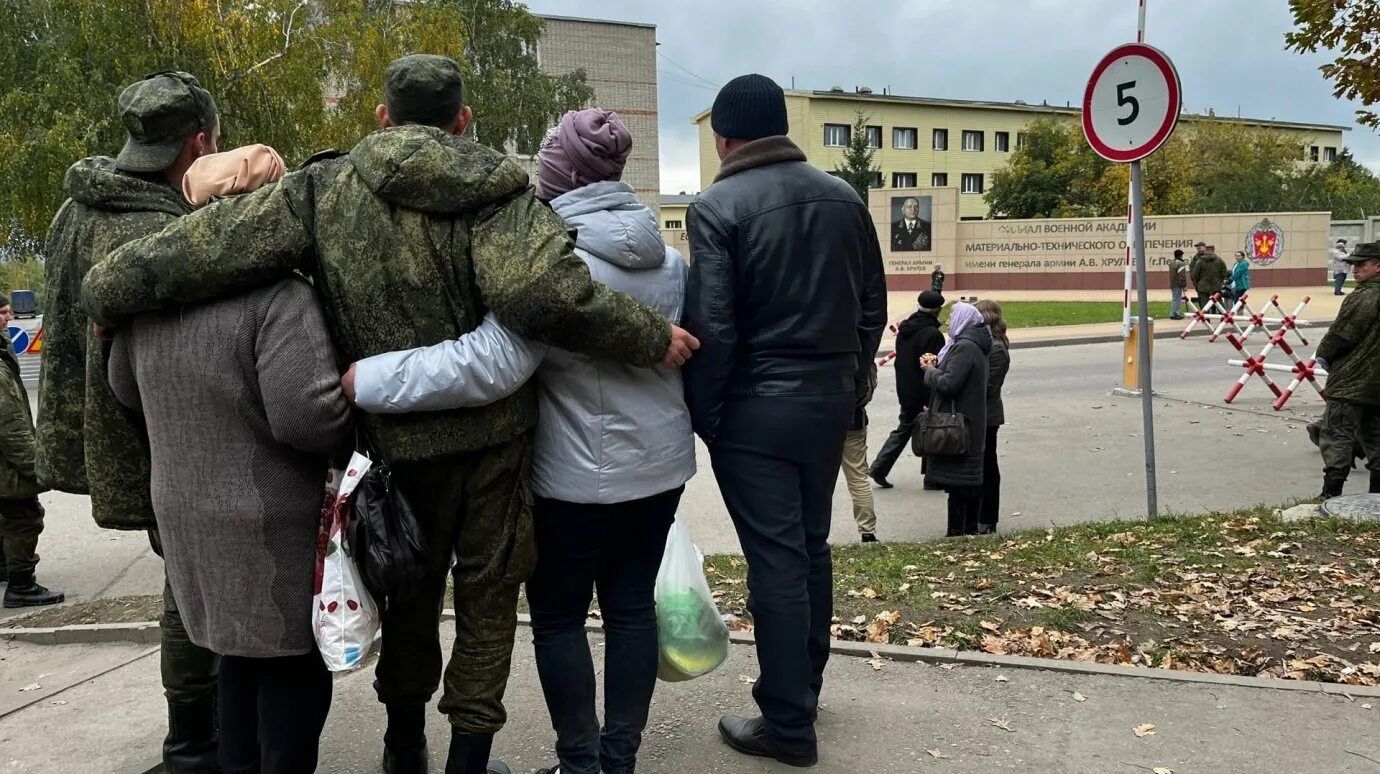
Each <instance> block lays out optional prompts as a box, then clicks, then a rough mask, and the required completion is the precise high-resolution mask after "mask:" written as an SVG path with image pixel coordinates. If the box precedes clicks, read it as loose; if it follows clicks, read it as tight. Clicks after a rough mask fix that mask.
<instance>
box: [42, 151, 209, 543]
mask: <svg viewBox="0 0 1380 774" xmlns="http://www.w3.org/2000/svg"><path fill="white" fill-rule="evenodd" d="M62 185H63V190H64V191H65V193H66V194H67V196H68V197H69V198H68V199H67V201H66V202H64V203H63V205H62V208H61V209H59V210H58V214H57V217H55V218H54V219H53V225H52V228H51V229H50V230H49V232H48V244H47V248H46V253H45V254H46V256H47V260H46V263H45V264H44V275H45V279H44V282H45V285H46V288H47V290H46V298H45V301H44V304H45V306H44V316H43V335H44V338H45V340H44V343H43V367H42V373H41V376H40V380H39V392H38V431H37V432H38V436H37V437H38V451H37V471H38V478H39V481H40V482H42V483H43V485H44V486H47V487H51V488H53V489H60V490H62V491H64V492H74V493H77V494H87V493H89V494H90V495H91V513H92V516H94V517H95V519H96V523H97V524H99V525H101V526H102V527H106V528H111V529H148V528H151V527H154V526H155V523H154V520H153V505H152V503H151V501H150V499H149V484H148V482H149V460H148V440H147V435H146V434H145V432H144V426H143V422H142V421H141V420H140V419H139V418H138V417H137V416H135V415H133V414H132V413H130V411H129V410H128V409H126V408H125V407H124V406H121V405H120V404H119V403H118V402H117V401H116V400H115V396H114V395H113V394H111V392H110V386H109V385H108V384H107V383H106V373H105V358H104V350H103V348H102V347H101V346H100V344H99V343H98V342H96V341H95V340H94V339H93V338H92V337H91V334H90V327H91V326H90V323H89V322H88V320H87V318H86V314H85V313H83V312H82V309H81V283H82V279H83V278H84V277H85V276H86V273H87V272H88V271H89V270H90V269H91V267H92V266H93V265H95V264H96V263H98V262H100V261H102V260H104V259H105V257H106V256H107V255H108V254H109V253H110V251H111V250H114V249H115V248H117V247H119V246H120V245H123V244H124V243H126V242H128V241H130V240H132V239H137V238H139V237H143V236H147V235H149V234H153V233H156V232H158V231H159V230H161V229H162V228H163V227H164V226H166V225H168V224H169V223H171V222H173V221H174V220H176V219H177V218H178V217H181V216H182V215H185V214H187V213H188V212H191V206H190V205H189V204H187V202H186V200H184V199H183V198H182V192H181V191H178V190H177V189H175V188H173V187H172V186H170V185H168V184H167V183H165V182H162V181H155V180H151V179H148V178H145V177H138V176H134V175H131V174H127V173H125V172H121V171H119V170H117V169H116V168H115V164H114V162H113V161H112V160H111V159H108V158H101V157H96V158H89V159H83V160H81V161H78V162H77V163H76V164H73V165H72V167H71V169H68V170H67V175H66V177H65V178H64V179H63V182H62Z"/></svg>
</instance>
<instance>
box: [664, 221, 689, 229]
mask: <svg viewBox="0 0 1380 774" xmlns="http://www.w3.org/2000/svg"><path fill="white" fill-rule="evenodd" d="M682 228H685V223H684V221H679V220H668V221H666V230H667V231H675V230H677V229H682Z"/></svg>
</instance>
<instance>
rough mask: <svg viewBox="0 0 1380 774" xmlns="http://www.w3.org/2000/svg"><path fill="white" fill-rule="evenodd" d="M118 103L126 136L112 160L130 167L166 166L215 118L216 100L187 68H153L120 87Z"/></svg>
mask: <svg viewBox="0 0 1380 774" xmlns="http://www.w3.org/2000/svg"><path fill="white" fill-rule="evenodd" d="M118 104H119V110H120V123H121V125H123V126H124V128H125V131H126V132H127V133H128V134H129V137H128V139H126V140H125V147H124V148H122V149H121V150H120V155H119V156H116V157H115V165H116V166H118V167H119V168H120V169H123V170H126V171H129V172H159V171H162V170H164V169H167V168H168V167H169V166H171V165H172V163H173V162H174V161H176V160H177V154H178V153H180V152H181V151H182V147H183V146H184V145H186V143H187V138H188V137H190V136H191V135H193V134H196V133H197V132H202V131H210V130H211V128H212V127H213V126H214V125H215V122H216V103H215V100H214V99H212V98H211V94H210V92H208V91H206V90H205V89H203V88H201V85H200V84H198V83H197V80H196V78H194V77H193V76H192V75H191V74H189V73H183V72H171V71H170V72H163V73H154V74H153V75H150V76H148V77H146V78H144V80H142V81H139V82H138V83H135V84H132V85H131V86H129V87H128V88H126V89H125V90H124V91H122V92H120V100H119V103H118Z"/></svg>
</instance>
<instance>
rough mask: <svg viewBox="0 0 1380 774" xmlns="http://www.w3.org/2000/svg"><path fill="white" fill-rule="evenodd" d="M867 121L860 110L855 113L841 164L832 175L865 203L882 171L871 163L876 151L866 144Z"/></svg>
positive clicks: (867, 117) (866, 117)
mask: <svg viewBox="0 0 1380 774" xmlns="http://www.w3.org/2000/svg"><path fill="white" fill-rule="evenodd" d="M868 119H869V116H867V115H864V114H863V112H862V110H858V111H857V114H856V117H855V118H854V120H853V130H852V133H851V134H850V135H849V137H848V148H847V150H845V151H844V152H843V164H842V165H841V166H839V167H836V168H835V169H834V174H835V175H837V176H838V177H839V179H841V180H843V181H844V182H846V183H848V184H849V185H851V186H853V190H854V191H857V192H858V196H859V197H861V198H862V200H863V202H866V201H867V192H868V190H869V189H871V188H873V187H875V186H876V185H877V176H878V175H880V174H881V171H882V170H881V167H878V166H877V165H876V164H874V163H873V157H874V156H876V155H877V151H876V149H875V148H873V147H871V146H870V145H869V144H868V142H867V122H868Z"/></svg>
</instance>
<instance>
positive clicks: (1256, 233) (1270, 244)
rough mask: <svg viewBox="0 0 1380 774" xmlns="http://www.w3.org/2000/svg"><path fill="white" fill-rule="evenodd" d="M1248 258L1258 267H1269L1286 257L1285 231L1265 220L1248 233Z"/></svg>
mask: <svg viewBox="0 0 1380 774" xmlns="http://www.w3.org/2000/svg"><path fill="white" fill-rule="evenodd" d="M1245 253H1246V257H1247V258H1248V259H1250V262H1251V263H1253V264H1255V265H1257V266H1269V265H1270V264H1272V263H1274V262H1275V261H1278V260H1279V259H1280V256H1282V255H1284V229H1282V228H1280V227H1279V226H1278V225H1277V224H1275V223H1272V222H1270V219H1269V218H1265V219H1264V220H1262V221H1260V222H1259V223H1257V224H1255V225H1254V226H1252V227H1251V230H1250V231H1247V232H1246V248H1245Z"/></svg>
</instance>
